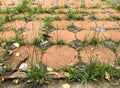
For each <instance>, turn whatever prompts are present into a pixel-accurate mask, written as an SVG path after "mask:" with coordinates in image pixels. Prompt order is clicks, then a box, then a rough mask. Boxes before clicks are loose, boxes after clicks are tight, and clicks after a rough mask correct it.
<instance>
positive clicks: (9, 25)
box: [4, 20, 25, 29]
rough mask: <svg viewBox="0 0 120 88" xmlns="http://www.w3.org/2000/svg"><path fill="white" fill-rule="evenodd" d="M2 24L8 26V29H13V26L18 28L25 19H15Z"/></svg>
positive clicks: (23, 23)
mask: <svg viewBox="0 0 120 88" xmlns="http://www.w3.org/2000/svg"><path fill="white" fill-rule="evenodd" d="M4 25H5V26H7V27H9V29H13V28H15V29H19V28H21V27H24V26H25V21H23V20H16V21H13V22H8V23H5V24H4Z"/></svg>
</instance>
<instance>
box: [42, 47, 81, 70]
mask: <svg viewBox="0 0 120 88" xmlns="http://www.w3.org/2000/svg"><path fill="white" fill-rule="evenodd" d="M78 61H79V60H78V53H77V51H76V50H75V49H73V48H70V47H68V46H52V47H51V48H49V49H47V50H46V52H45V54H44V55H43V57H42V62H43V64H45V65H46V66H47V67H51V68H53V69H59V68H61V67H65V66H66V65H70V64H71V63H76V62H78Z"/></svg>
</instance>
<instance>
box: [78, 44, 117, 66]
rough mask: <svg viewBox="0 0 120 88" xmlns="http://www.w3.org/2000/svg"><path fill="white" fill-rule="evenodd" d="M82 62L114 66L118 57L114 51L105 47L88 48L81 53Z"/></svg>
mask: <svg viewBox="0 0 120 88" xmlns="http://www.w3.org/2000/svg"><path fill="white" fill-rule="evenodd" d="M80 56H81V60H82V61H83V62H85V63H90V61H91V60H94V61H95V60H97V61H100V62H102V63H107V64H108V63H109V64H113V63H114V61H115V60H116V56H115V54H114V52H113V51H111V50H110V49H108V48H105V47H103V46H96V47H93V46H87V47H85V48H83V49H82V50H81V51H80Z"/></svg>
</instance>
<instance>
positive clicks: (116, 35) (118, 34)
mask: <svg viewBox="0 0 120 88" xmlns="http://www.w3.org/2000/svg"><path fill="white" fill-rule="evenodd" d="M104 36H105V37H106V38H108V39H109V38H110V39H112V40H113V41H120V31H119V30H108V31H106V32H105V33H104Z"/></svg>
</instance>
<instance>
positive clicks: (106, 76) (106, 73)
mask: <svg viewBox="0 0 120 88" xmlns="http://www.w3.org/2000/svg"><path fill="white" fill-rule="evenodd" d="M105 79H107V80H108V81H110V74H109V73H108V72H106V71H105Z"/></svg>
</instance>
